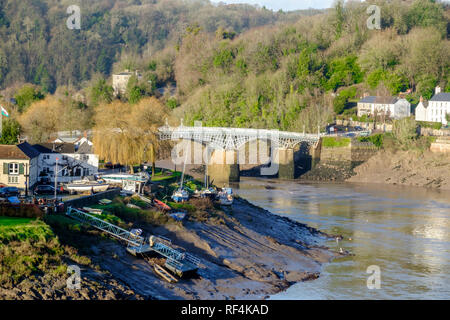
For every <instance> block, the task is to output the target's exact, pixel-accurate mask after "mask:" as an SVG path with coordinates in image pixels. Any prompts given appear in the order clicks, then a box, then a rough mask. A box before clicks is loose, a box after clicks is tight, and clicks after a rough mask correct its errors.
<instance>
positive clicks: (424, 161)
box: [347, 151, 450, 190]
mask: <svg viewBox="0 0 450 320" xmlns="http://www.w3.org/2000/svg"><path fill="white" fill-rule="evenodd" d="M354 172H355V173H356V175H354V176H352V177H351V178H349V179H348V180H347V181H349V182H358V183H383V184H392V185H404V186H417V187H426V188H436V189H442V190H450V155H449V154H445V153H432V152H423V153H420V152H415V151H398V152H395V153H394V152H390V151H380V152H378V153H377V154H376V155H375V156H373V157H372V158H370V159H369V160H368V161H367V162H365V163H363V164H362V165H360V166H358V167H356V168H355V169H354Z"/></svg>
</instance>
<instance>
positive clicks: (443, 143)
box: [430, 137, 450, 154]
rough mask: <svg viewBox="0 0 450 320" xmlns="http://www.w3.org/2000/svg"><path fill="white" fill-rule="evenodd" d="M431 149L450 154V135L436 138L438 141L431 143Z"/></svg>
mask: <svg viewBox="0 0 450 320" xmlns="http://www.w3.org/2000/svg"><path fill="white" fill-rule="evenodd" d="M430 151H431V152H439V153H449V154H450V137H441V138H438V139H436V141H435V142H433V143H432V144H431V146H430Z"/></svg>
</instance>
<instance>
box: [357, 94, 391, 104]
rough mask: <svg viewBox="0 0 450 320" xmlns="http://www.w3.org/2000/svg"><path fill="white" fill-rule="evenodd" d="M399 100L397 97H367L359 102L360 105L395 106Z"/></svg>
mask: <svg viewBox="0 0 450 320" xmlns="http://www.w3.org/2000/svg"><path fill="white" fill-rule="evenodd" d="M398 100H399V99H398V98H397V97H382V96H367V97H364V98H362V99H361V100H359V101H358V103H376V104H378V103H382V104H394V103H396V102H397V101H398Z"/></svg>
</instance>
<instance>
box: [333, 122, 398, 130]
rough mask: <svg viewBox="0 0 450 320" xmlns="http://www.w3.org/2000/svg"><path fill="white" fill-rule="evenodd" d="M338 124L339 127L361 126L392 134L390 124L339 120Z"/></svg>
mask: <svg viewBox="0 0 450 320" xmlns="http://www.w3.org/2000/svg"><path fill="white" fill-rule="evenodd" d="M336 124H337V125H339V126H352V127H358V126H359V127H361V128H364V129H370V130H380V131H383V132H392V124H390V123H374V122H359V121H350V120H340V119H337V120H336Z"/></svg>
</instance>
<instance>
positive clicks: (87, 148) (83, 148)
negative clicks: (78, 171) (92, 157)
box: [77, 142, 93, 154]
mask: <svg viewBox="0 0 450 320" xmlns="http://www.w3.org/2000/svg"><path fill="white" fill-rule="evenodd" d="M92 151H93V150H92V146H91V145H89V143H87V142H83V143H82V144H81V145H80V146H79V147H78V150H77V153H80V154H92V153H93V152H92Z"/></svg>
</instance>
